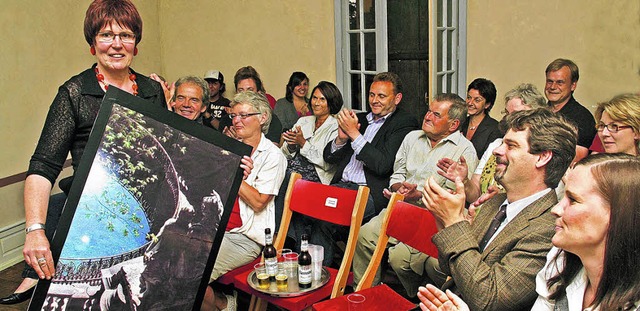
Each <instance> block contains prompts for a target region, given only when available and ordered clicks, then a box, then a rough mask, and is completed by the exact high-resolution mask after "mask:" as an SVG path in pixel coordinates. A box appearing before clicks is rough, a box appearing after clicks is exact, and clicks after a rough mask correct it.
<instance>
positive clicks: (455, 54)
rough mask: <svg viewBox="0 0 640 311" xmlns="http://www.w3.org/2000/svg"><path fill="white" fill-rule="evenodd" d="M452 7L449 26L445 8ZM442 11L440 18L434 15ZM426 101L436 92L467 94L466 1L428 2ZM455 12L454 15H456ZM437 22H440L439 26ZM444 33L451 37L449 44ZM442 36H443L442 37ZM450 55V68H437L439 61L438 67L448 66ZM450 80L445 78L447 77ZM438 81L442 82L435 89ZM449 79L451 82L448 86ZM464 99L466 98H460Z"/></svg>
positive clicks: (445, 0)
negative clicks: (439, 8) (439, 45)
mask: <svg viewBox="0 0 640 311" xmlns="http://www.w3.org/2000/svg"><path fill="white" fill-rule="evenodd" d="M438 2H441V3H442V6H443V7H442V10H438V7H437V5H438ZM449 5H452V6H453V7H452V19H453V22H452V23H451V26H448V25H449V21H448V19H447V14H446V12H447V10H448V6H449ZM438 11H442V12H443V14H442V16H436V13H437V12H438ZM429 12H430V14H429V17H430V18H429V21H430V23H431V24H430V27H429V37H431V38H435V40H429V72H430V73H431V74H430V75H429V101H431V100H432V99H433V96H435V95H436V94H438V93H456V94H463V95H466V93H467V92H466V80H467V48H466V42H467V1H466V0H431V1H429ZM456 13H457V14H456ZM438 19H440V20H441V21H442V23H441V26H438ZM447 33H451V34H452V36H451V37H452V40H451V41H452V42H449V40H448V36H447V35H446V34H447ZM443 34H444V35H443ZM439 41H440V42H442V45H441V46H442V50H438V49H437V48H436V47H437V43H438V42H439ZM449 55H450V56H451V60H452V64H451V68H442V67H438V62H437V60H438V58H440V60H441V64H443V65H444V64H446V63H447V57H448V56H449ZM449 76H450V77H451V79H447V77H449ZM438 80H442V83H441V87H440V88H438V83H437V82H438ZM449 80H451V83H449ZM463 98H465V97H463Z"/></svg>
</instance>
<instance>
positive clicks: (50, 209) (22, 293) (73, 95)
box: [0, 0, 166, 304]
mask: <svg viewBox="0 0 640 311" xmlns="http://www.w3.org/2000/svg"><path fill="white" fill-rule="evenodd" d="M84 36H85V39H86V41H87V43H88V44H89V46H90V52H91V54H92V55H95V57H96V61H97V62H96V64H94V65H93V66H92V67H91V68H90V69H87V70H85V71H83V72H82V73H80V74H78V75H76V76H74V77H72V78H71V79H69V80H68V81H67V82H65V83H64V84H63V85H62V86H61V87H60V88H59V89H58V94H57V95H56V97H55V99H54V100H53V103H52V104H51V107H50V108H49V113H48V115H47V119H46V121H45V125H44V128H43V130H42V133H41V135H40V140H39V141H38V145H37V147H36V150H35V152H34V154H33V156H32V157H31V161H30V164H29V170H28V171H27V179H26V180H25V189H24V204H25V214H26V223H25V226H26V228H27V234H26V239H25V245H24V250H23V254H24V258H25V262H26V263H27V268H26V269H25V271H24V272H23V277H24V278H25V279H24V280H23V282H22V283H21V284H20V286H19V287H18V288H17V289H16V292H15V293H13V294H11V295H10V296H8V297H5V298H2V299H0V303H1V304H13V303H19V302H22V301H25V300H27V299H29V298H30V297H31V294H32V292H33V288H34V286H35V284H36V283H37V280H38V278H42V279H44V278H46V279H51V277H52V276H53V274H54V272H55V270H54V265H53V258H52V256H51V250H50V248H49V239H50V238H51V237H52V236H53V232H54V231H55V226H56V224H57V220H58V218H59V216H60V213H61V210H62V206H63V205H64V200H65V197H64V195H61V196H60V195H56V196H53V197H52V198H51V202H50V198H49V196H50V194H51V188H52V186H53V184H54V182H55V180H56V178H57V177H58V175H59V173H60V171H61V170H62V168H63V164H64V162H65V160H66V157H67V154H68V153H69V152H70V153H71V158H72V165H73V168H74V170H75V169H76V168H77V166H78V164H79V162H80V157H81V156H82V153H83V152H84V148H85V145H86V144H87V140H88V138H89V133H90V132H91V128H92V127H93V123H94V121H95V119H96V116H97V114H98V110H99V109H100V104H101V102H102V98H103V96H104V94H105V91H106V90H107V89H108V88H109V87H110V86H115V87H118V88H120V89H122V90H124V91H127V92H129V93H131V94H133V95H135V96H138V97H141V98H144V99H147V100H149V101H150V102H152V103H149V104H153V105H158V106H161V107H166V103H165V99H164V93H163V91H162V88H161V86H160V84H158V83H157V82H155V81H153V80H151V79H149V78H147V77H145V76H142V75H140V74H138V73H136V72H135V71H133V70H132V69H131V68H130V67H129V66H130V65H131V61H132V60H133V57H134V56H135V55H136V54H137V53H138V49H137V47H136V46H137V45H138V43H139V42H140V40H141V39H142V19H141V18H140V14H139V13H138V11H137V9H136V7H135V6H134V5H133V4H132V3H131V2H130V1H128V0H124V1H123V0H95V1H94V2H92V3H91V5H90V6H89V8H88V9H87V13H86V16H85V21H84ZM63 181H64V180H63ZM63 181H61V183H60V187H61V188H62V189H63V191H65V192H68V190H69V188H70V186H71V181H70V180H67V182H63ZM45 223H46V229H45ZM45 231H46V235H45Z"/></svg>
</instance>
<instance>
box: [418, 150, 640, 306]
mask: <svg viewBox="0 0 640 311" xmlns="http://www.w3.org/2000/svg"><path fill="white" fill-rule="evenodd" d="M639 175H640V160H639V159H638V158H637V157H634V156H631V155H628V154H624V153H615V154H596V155H591V156H589V157H587V158H584V159H582V160H580V161H579V162H578V163H577V164H576V165H575V166H574V167H573V168H571V169H569V170H568V171H567V174H566V175H565V177H564V180H565V183H566V188H565V192H566V194H565V196H564V198H563V199H562V200H561V201H560V202H559V203H558V204H557V205H556V206H555V207H553V209H552V210H551V213H552V214H554V215H555V216H556V217H557V219H556V227H555V230H556V233H555V235H554V236H553V238H552V239H551V242H552V243H553V245H554V247H553V248H552V249H551V251H550V252H549V254H548V255H547V264H546V265H545V267H544V268H543V269H542V270H541V271H540V273H538V276H537V278H536V292H537V293H538V299H537V300H536V302H535V304H534V305H533V307H532V309H531V310H536V311H543V310H549V311H551V310H590V311H597V310H601V311H605V310H640V270H639V269H637V268H638V266H640V230H637V228H636V227H637V224H638V222H640V209H638V205H639V204H640V192H638V191H637V190H638V188H640V179H639V178H638V176H639ZM418 297H419V298H420V301H421V303H420V308H421V309H422V310H425V311H426V310H431V311H436V310H469V308H468V306H467V305H466V304H464V302H463V301H462V300H461V299H460V297H458V296H456V295H455V294H453V293H451V292H450V291H447V292H446V293H445V292H442V291H441V290H439V289H438V288H436V287H435V286H433V285H427V287H421V288H420V289H419V292H418ZM463 298H464V297H463Z"/></svg>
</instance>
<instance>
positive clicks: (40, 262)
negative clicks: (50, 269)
mask: <svg viewBox="0 0 640 311" xmlns="http://www.w3.org/2000/svg"><path fill="white" fill-rule="evenodd" d="M38 264H40V265H46V264H47V259H46V258H44V257H40V258H38Z"/></svg>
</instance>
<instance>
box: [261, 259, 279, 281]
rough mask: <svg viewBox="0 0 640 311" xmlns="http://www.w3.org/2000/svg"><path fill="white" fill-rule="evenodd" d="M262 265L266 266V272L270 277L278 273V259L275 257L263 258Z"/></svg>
mask: <svg viewBox="0 0 640 311" xmlns="http://www.w3.org/2000/svg"><path fill="white" fill-rule="evenodd" d="M264 265H265V266H266V268H267V274H268V275H269V276H270V277H275V276H276V274H277V273H278V259H277V258H275V257H271V258H265V260H264Z"/></svg>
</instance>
